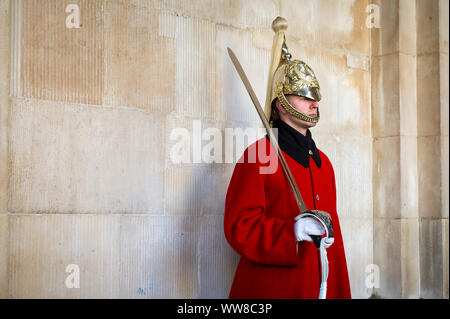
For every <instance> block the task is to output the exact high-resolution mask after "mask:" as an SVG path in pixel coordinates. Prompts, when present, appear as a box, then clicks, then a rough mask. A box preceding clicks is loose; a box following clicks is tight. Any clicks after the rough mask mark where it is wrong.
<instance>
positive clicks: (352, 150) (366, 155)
mask: <svg viewBox="0 0 450 319" xmlns="http://www.w3.org/2000/svg"><path fill="white" fill-rule="evenodd" d="M371 141H372V140H371V138H368V137H367V138H366V137H352V136H350V137H349V136H342V137H340V141H339V142H338V143H337V146H336V149H337V150H336V158H338V159H339V162H338V163H339V165H338V166H334V170H335V175H337V177H336V192H337V194H338V199H337V206H338V212H339V214H340V215H339V216H341V218H342V217H343V218H358V219H369V218H372V214H373V203H372V194H373V192H372V143H371ZM336 172H337V173H336Z"/></svg>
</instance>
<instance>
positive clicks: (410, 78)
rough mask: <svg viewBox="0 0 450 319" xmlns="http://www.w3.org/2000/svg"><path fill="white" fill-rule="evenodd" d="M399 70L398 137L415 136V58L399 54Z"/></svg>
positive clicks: (416, 108)
mask: <svg viewBox="0 0 450 319" xmlns="http://www.w3.org/2000/svg"><path fill="white" fill-rule="evenodd" d="M399 70H400V79H399V93H400V103H399V104H400V110H399V112H400V135H402V136H403V135H406V136H417V124H416V123H417V121H418V120H420V117H419V114H418V113H419V112H418V105H417V74H416V70H417V58H416V57H415V56H413V55H409V54H404V53H400V54H399ZM412 123H414V124H416V125H413V124H412Z"/></svg>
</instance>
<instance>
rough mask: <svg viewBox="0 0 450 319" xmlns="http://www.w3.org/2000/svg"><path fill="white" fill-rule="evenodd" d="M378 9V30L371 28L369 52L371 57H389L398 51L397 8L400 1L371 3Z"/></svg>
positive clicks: (378, 0) (385, 0)
mask: <svg viewBox="0 0 450 319" xmlns="http://www.w3.org/2000/svg"><path fill="white" fill-rule="evenodd" d="M371 3H373V4H374V5H376V6H377V7H378V12H379V21H380V27H379V28H375V27H374V28H371V29H370V31H371V34H370V37H371V40H370V43H371V51H372V56H373V57H378V56H383V55H391V54H393V53H396V52H398V51H399V32H398V31H399V18H401V17H402V15H400V16H399V8H400V5H399V3H400V4H401V6H402V7H403V4H402V3H401V0H377V1H371Z"/></svg>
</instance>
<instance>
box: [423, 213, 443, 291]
mask: <svg viewBox="0 0 450 319" xmlns="http://www.w3.org/2000/svg"><path fill="white" fill-rule="evenodd" d="M419 227H420V297H423V298H425V299H435V298H442V297H443V291H444V290H443V278H442V277H443V255H444V250H443V248H444V247H443V240H442V237H443V234H442V230H443V227H442V219H428V218H424V219H422V220H421V221H420V226H419Z"/></svg>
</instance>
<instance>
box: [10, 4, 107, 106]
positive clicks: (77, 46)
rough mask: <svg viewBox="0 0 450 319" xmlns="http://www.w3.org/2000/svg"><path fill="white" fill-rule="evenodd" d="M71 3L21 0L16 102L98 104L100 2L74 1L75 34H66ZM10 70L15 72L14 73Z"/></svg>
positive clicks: (72, 30) (100, 82)
mask: <svg viewBox="0 0 450 319" xmlns="http://www.w3.org/2000/svg"><path fill="white" fill-rule="evenodd" d="M72 3H73V1H70V0H64V1H61V0H48V1H42V2H41V3H40V4H39V5H36V3H35V1H33V0H21V1H17V2H16V6H21V14H22V17H21V18H22V19H21V22H18V23H21V34H20V37H21V39H20V41H21V42H20V43H21V47H20V50H21V60H20V61H17V63H21V66H20V73H19V74H13V76H14V77H18V78H19V79H20V82H21V90H20V91H19V92H17V94H18V95H17V96H23V97H29V98H39V99H49V100H57V101H64V102H74V103H89V104H102V94H103V69H104V62H103V59H104V56H103V52H104V51H103V34H104V31H105V30H104V26H103V15H102V14H99V13H102V12H103V10H104V1H100V0H96V1H86V0H82V1H78V2H77V5H78V7H79V11H80V24H81V27H80V28H67V27H66V19H67V17H68V16H69V13H65V10H66V7H67V6H68V5H69V4H72ZM14 70H15V69H14Z"/></svg>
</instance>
